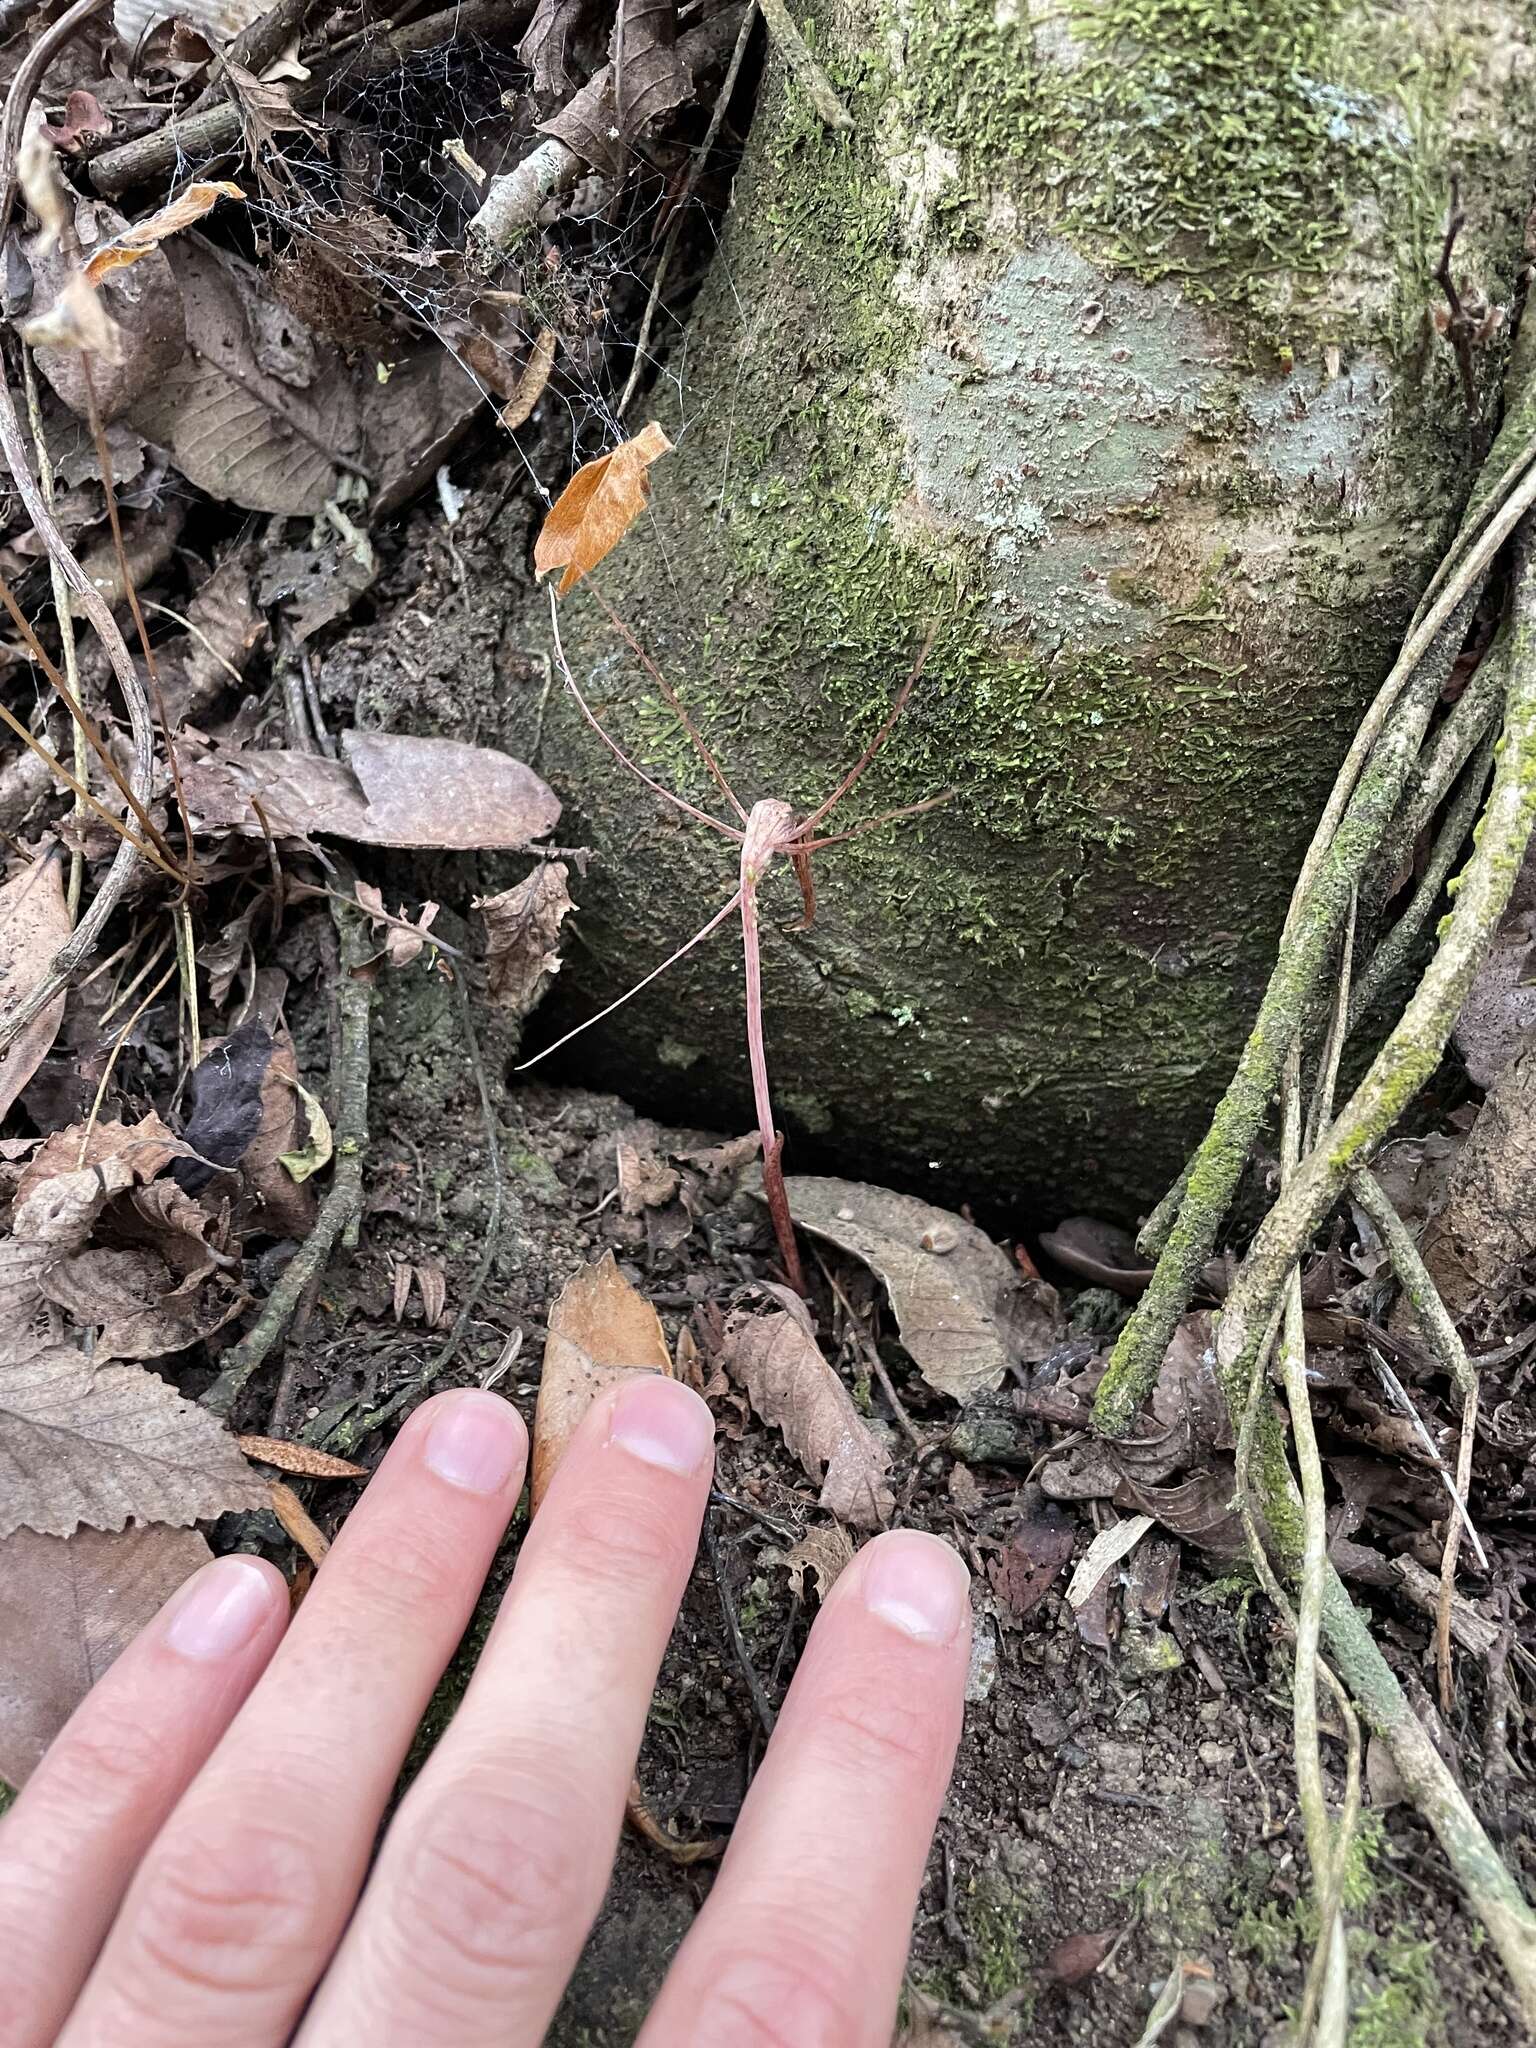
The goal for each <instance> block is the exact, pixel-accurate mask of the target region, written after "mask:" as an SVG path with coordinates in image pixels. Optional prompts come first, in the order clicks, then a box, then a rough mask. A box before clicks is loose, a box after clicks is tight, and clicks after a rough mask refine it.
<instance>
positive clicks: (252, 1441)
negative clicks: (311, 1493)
mask: <svg viewBox="0 0 1536 2048" xmlns="http://www.w3.org/2000/svg"><path fill="white" fill-rule="evenodd" d="M235 1442H236V1443H237V1444H238V1445H239V1446H240V1448H241V1450H242V1451H243V1452H244V1453H245V1455H246V1456H247V1457H248V1458H254V1459H255V1460H256V1461H257V1463H258V1464H262V1465H275V1466H276V1467H277V1469H278V1471H279V1472H292V1473H293V1474H294V1475H295V1476H296V1477H297V1478H300V1479H366V1478H367V1477H368V1467H367V1466H366V1465H354V1464H353V1463H352V1462H351V1460H350V1459H348V1458H333V1457H332V1456H331V1454H330V1452H329V1451H317V1450H316V1449H315V1447H314V1446H313V1444H291V1443H289V1441H288V1440H287V1438H286V1437H281V1436H237V1437H236V1438H235Z"/></svg>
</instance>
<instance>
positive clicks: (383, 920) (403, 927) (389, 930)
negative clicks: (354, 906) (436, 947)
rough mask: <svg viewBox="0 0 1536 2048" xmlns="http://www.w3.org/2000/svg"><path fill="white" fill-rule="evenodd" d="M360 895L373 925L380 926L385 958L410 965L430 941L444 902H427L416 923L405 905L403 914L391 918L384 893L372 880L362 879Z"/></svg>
mask: <svg viewBox="0 0 1536 2048" xmlns="http://www.w3.org/2000/svg"><path fill="white" fill-rule="evenodd" d="M356 895H357V900H358V902H359V904H360V905H361V906H362V908H363V909H364V910H365V911H366V912H367V914H368V921H369V923H370V924H375V925H377V926H378V927H379V932H380V937H381V938H382V940H383V943H384V957H385V959H386V960H387V961H388V962H389V964H390V966H391V967H409V966H410V964H411V962H412V961H413V960H415V959H418V958H419V957H420V955H421V953H422V952H423V950H424V949H425V947H426V945H427V943H428V934H429V933H430V931H431V928H432V922H433V920H434V919H435V918H436V916H437V913H438V911H439V910H440V909H441V907H442V906H441V905H440V904H437V903H424V904H423V905H422V908H421V916H420V918H419V919H417V920H416V921H415V922H414V923H413V922H412V920H411V919H410V918H409V917H408V916H407V915H406V909H405V905H404V904H403V903H402V904H401V906H400V915H399V916H398V917H391V916H390V914H389V912H388V910H387V909H386V908H385V904H384V892H383V890H382V889H377V888H375V887H374V885H373V883H372V882H358V883H357V884H356Z"/></svg>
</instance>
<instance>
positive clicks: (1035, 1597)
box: [987, 1486, 1077, 1620]
mask: <svg viewBox="0 0 1536 2048" xmlns="http://www.w3.org/2000/svg"><path fill="white" fill-rule="evenodd" d="M1019 1508H1020V1514H1019V1519H1018V1521H1017V1522H1016V1523H1015V1524H1014V1526H1013V1528H1012V1529H1011V1530H1010V1531H1009V1535H1008V1541H1007V1542H1006V1543H1005V1544H1004V1546H1003V1548H1002V1550H1001V1551H1000V1552H999V1553H998V1555H997V1556H996V1557H995V1558H994V1559H993V1560H992V1561H991V1563H990V1564H989V1565H988V1567H987V1577H988V1578H989V1579H990V1580H991V1582H992V1590H993V1592H994V1593H995V1594H996V1595H997V1598H998V1600H999V1602H1000V1603H1001V1605H1002V1606H1003V1607H1005V1608H1007V1610H1008V1612H1009V1613H1010V1614H1012V1615H1013V1616H1014V1617H1015V1618H1016V1619H1018V1620H1022V1619H1023V1618H1024V1616H1025V1615H1026V1614H1029V1613H1030V1612H1031V1611H1032V1610H1033V1609H1034V1608H1036V1607H1038V1606H1039V1604H1040V1602H1041V1601H1042V1600H1043V1599H1044V1598H1045V1596H1046V1593H1047V1592H1048V1591H1049V1590H1050V1586H1051V1582H1052V1580H1053V1579H1054V1578H1055V1577H1056V1575H1057V1573H1058V1572H1059V1571H1060V1570H1061V1568H1062V1566H1063V1565H1064V1564H1065V1563H1066V1562H1067V1560H1068V1558H1070V1557H1071V1555H1072V1549H1073V1545H1074V1544H1075V1542H1076V1541H1077V1530H1076V1527H1075V1525H1074V1523H1073V1521H1072V1519H1071V1517H1070V1516H1069V1515H1064V1514H1063V1513H1062V1511H1061V1509H1060V1508H1058V1507H1057V1506H1056V1505H1055V1504H1054V1502H1052V1501H1050V1500H1048V1499H1047V1498H1046V1496H1045V1494H1044V1492H1043V1490H1042V1489H1041V1488H1040V1487H1038V1486H1029V1487H1026V1488H1025V1489H1024V1492H1023V1494H1022V1495H1021V1496H1020V1501H1019Z"/></svg>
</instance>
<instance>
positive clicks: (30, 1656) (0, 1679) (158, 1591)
mask: <svg viewBox="0 0 1536 2048" xmlns="http://www.w3.org/2000/svg"><path fill="white" fill-rule="evenodd" d="M212 1555H213V1553H212V1552H211V1551H210V1550H209V1548H208V1545H207V1543H206V1542H205V1541H204V1540H203V1538H202V1537H201V1536H200V1535H199V1534H198V1532H197V1531H196V1530H195V1529H169V1528H166V1527H165V1526H163V1525H155V1526H153V1527H150V1528H133V1529H123V1530H120V1531H117V1532H114V1533H111V1534H108V1533H106V1532H104V1531H102V1530H99V1529H80V1530H77V1531H76V1533H75V1534H74V1535H73V1536H71V1537H69V1538H68V1539H65V1538H63V1537H59V1536H39V1535H36V1534H35V1533H34V1532H33V1531H32V1530H30V1529H17V1530H16V1531H15V1532H14V1533H13V1534H12V1535H10V1536H8V1537H7V1538H6V1539H5V1541H4V1542H3V1543H0V1778H3V1779H4V1780H5V1781H6V1782H7V1784H10V1785H15V1786H18V1787H19V1786H21V1785H24V1784H25V1783H26V1781H27V1779H28V1778H29V1777H30V1776H31V1774H32V1772H33V1771H34V1770H35V1768H36V1767H37V1765H38V1763H39V1762H40V1761H41V1760H42V1755H43V1752H44V1750H45V1749H46V1748H47V1747H48V1745H49V1743H50V1742H52V1740H53V1738H54V1737H55V1736H56V1735H57V1734H58V1732H59V1730H60V1729H61V1728H62V1727H63V1726H64V1723H65V1722H66V1721H67V1720H68V1719H69V1717H70V1715H71V1714H72V1713H73V1712H74V1711H75V1708H76V1707H78V1706H79V1704H80V1702H81V1701H82V1700H83V1699H84V1698H85V1696H86V1694H87V1693H88V1692H89V1691H90V1689H91V1687H92V1686H93V1685H94V1684H95V1683H96V1681H97V1679H98V1678H100V1677H101V1676H102V1674H103V1673H104V1672H105V1671H106V1670H107V1668H108V1667H109V1666H110V1665H111V1664H112V1663H113V1662H114V1661H115V1660H116V1658H117V1657H118V1656H119V1655H120V1654H121V1653H122V1651H124V1650H125V1649H127V1647H128V1645H129V1644H130V1643H131V1642H132V1641H133V1639H134V1637H135V1636H136V1635H137V1634H138V1633H139V1630H140V1629H141V1628H143V1626H144V1624H145V1623H146V1622H147V1621H151V1620H153V1618H154V1616H155V1615H156V1614H157V1613H158V1612H159V1610H160V1608H161V1607H162V1606H163V1605H164V1604H165V1602H166V1601H167V1600H169V1599H170V1597H171V1595H172V1594H173V1593H174V1592H175V1591H176V1589H177V1587H178V1586H180V1585H181V1584H183V1582H184V1581H185V1580H187V1579H189V1578H190V1577H191V1576H192V1574H193V1572H195V1571H197V1570H199V1569H200V1568H201V1567H202V1566H203V1565H205V1564H207V1563H208V1562H209V1560H210V1558H211V1557H212Z"/></svg>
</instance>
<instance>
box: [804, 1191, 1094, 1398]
mask: <svg viewBox="0 0 1536 2048" xmlns="http://www.w3.org/2000/svg"><path fill="white" fill-rule="evenodd" d="M785 1187H786V1189H787V1191H788V1194H789V1206H790V1210H791V1213H792V1214H793V1216H794V1219H795V1221H796V1223H798V1224H799V1225H800V1227H801V1228H802V1229H804V1230H808V1231H810V1232H811V1234H812V1235H813V1236H815V1237H822V1238H826V1239H827V1240H828V1241H829V1242H830V1243H832V1244H835V1245H837V1246H838V1247H839V1248H840V1249H841V1250H843V1251H846V1252H852V1253H853V1254H854V1256H855V1257H856V1258H860V1259H862V1260H863V1261H864V1263H865V1264H866V1265H867V1266H868V1267H869V1268H870V1269H871V1270H872V1271H873V1272H874V1273H875V1274H876V1276H877V1277H878V1278H879V1279H880V1280H881V1281H882V1282H883V1283H884V1286H885V1290H886V1293H887V1294H888V1295H889V1296H890V1299H891V1307H892V1308H893V1309H894V1311H895V1313H896V1321H897V1325H898V1327H899V1328H900V1331H901V1341H902V1343H903V1345H904V1346H905V1347H906V1349H907V1351H908V1353H909V1354H910V1355H911V1358H912V1362H913V1363H914V1365H916V1367H917V1369H918V1370H919V1372H921V1374H922V1375H923V1378H924V1379H925V1380H926V1381H927V1382H928V1384H929V1386H931V1387H932V1388H934V1389H935V1390H936V1392H938V1393H941V1394H948V1395H949V1396H950V1397H951V1398H952V1399H954V1400H956V1401H962V1402H963V1401H969V1400H971V1399H973V1398H974V1397H975V1396H976V1395H977V1394H980V1393H986V1392H990V1391H991V1390H992V1389H993V1388H995V1387H997V1386H999V1385H1000V1384H1001V1382H1002V1379H1003V1376H1004V1374H1005V1373H1006V1372H1007V1370H1008V1367H1009V1365H1010V1364H1011V1363H1012V1362H1013V1361H1015V1360H1018V1361H1020V1362H1025V1361H1033V1360H1037V1359H1040V1358H1043V1357H1045V1356H1046V1355H1047V1353H1048V1352H1049V1351H1051V1350H1052V1349H1053V1348H1054V1346H1055V1345H1056V1343H1058V1342H1059V1341H1060V1336H1061V1330H1062V1324H1061V1320H1060V1313H1059V1307H1058V1304H1057V1301H1056V1296H1055V1291H1054V1289H1052V1288H1049V1287H1047V1286H1046V1285H1045V1283H1044V1282H1043V1281H1038V1280H1037V1281H1026V1280H1025V1279H1024V1277H1023V1275H1022V1274H1021V1273H1020V1272H1019V1270H1018V1268H1017V1267H1016V1266H1015V1264H1014V1263H1013V1261H1012V1260H1011V1259H1010V1258H1009V1257H1008V1254H1007V1253H1006V1252H1005V1251H1003V1250H1002V1249H1001V1248H1000V1247H999V1246H997V1245H995V1244H994V1243H993V1242H992V1240H991V1239H990V1238H989V1237H988V1236H987V1235H986V1234H985V1232H984V1231H980V1230H978V1229H977V1228H976V1226H975V1225H974V1224H972V1223H967V1222H966V1221H965V1220H964V1219H963V1218H962V1217H959V1216H953V1215H951V1214H950V1213H949V1212H948V1211H947V1210H945V1209H936V1208H934V1207H933V1206H932V1205H931V1204H930V1203H928V1202H920V1201H918V1200H917V1199H916V1197H915V1196H912V1195H896V1194H892V1193H891V1191H890V1190H889V1189H888V1188H878V1187H871V1186H869V1185H868V1184H867V1183H865V1182H863V1181H854V1180H831V1179H822V1178H820V1177H818V1176H813V1175H796V1176H794V1177H792V1178H790V1179H789V1180H787V1181H786V1182H785Z"/></svg>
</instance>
